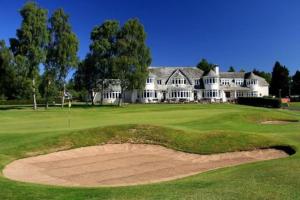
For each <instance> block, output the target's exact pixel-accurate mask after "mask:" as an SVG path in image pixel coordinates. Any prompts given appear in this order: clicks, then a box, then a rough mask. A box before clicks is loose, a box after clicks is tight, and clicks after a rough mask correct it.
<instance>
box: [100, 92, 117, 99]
mask: <svg viewBox="0 0 300 200" xmlns="http://www.w3.org/2000/svg"><path fill="white" fill-rule="evenodd" d="M120 95H121V92H119V91H116V92H114V91H111V92H104V95H103V98H104V99H116V98H119V97H120Z"/></svg>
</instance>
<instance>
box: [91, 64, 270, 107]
mask: <svg viewBox="0 0 300 200" xmlns="http://www.w3.org/2000/svg"><path fill="white" fill-rule="evenodd" d="M120 93H121V88H120V86H119V85H118V83H117V81H116V82H115V84H112V85H110V86H109V87H108V88H107V89H106V90H105V91H104V92H103V102H104V103H117V102H118V101H119V97H120ZM268 95H269V84H268V83H267V82H266V80H265V79H263V78H262V77H259V76H257V75H255V74H253V73H252V72H251V73H245V72H219V67H218V66H217V67H215V69H214V70H211V71H209V72H208V73H207V74H204V72H203V71H202V70H200V69H198V68H195V67H150V68H149V76H148V78H147V80H146V84H145V88H144V90H132V91H125V92H124V96H123V101H124V102H128V103H157V102H197V101H210V102H228V101H234V100H235V99H237V98H238V97H263V96H268ZM100 99H101V93H97V94H96V95H95V99H94V101H97V102H98V101H100Z"/></svg>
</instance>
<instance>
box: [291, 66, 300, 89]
mask: <svg viewBox="0 0 300 200" xmlns="http://www.w3.org/2000/svg"><path fill="white" fill-rule="evenodd" d="M292 80H293V82H292V94H293V95H300V71H298V70H297V71H296V73H295V74H294V76H293V77H292Z"/></svg>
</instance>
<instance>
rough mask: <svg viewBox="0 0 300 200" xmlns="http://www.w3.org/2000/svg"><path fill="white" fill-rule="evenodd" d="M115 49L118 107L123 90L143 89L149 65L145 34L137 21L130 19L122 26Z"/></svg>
mask: <svg viewBox="0 0 300 200" xmlns="http://www.w3.org/2000/svg"><path fill="white" fill-rule="evenodd" d="M116 48H117V54H116V58H115V65H114V74H115V77H116V78H117V79H119V81H120V86H121V93H120V97H119V105H121V104H122V99H123V95H124V94H123V93H124V90H126V89H134V88H135V89H142V88H143V87H145V84H146V79H147V77H148V66H149V65H150V64H151V54H150V49H149V48H148V47H147V45H146V33H145V31H144V27H143V26H142V24H141V23H140V22H139V20H138V19H130V20H128V21H127V22H126V23H125V24H124V26H123V27H122V29H121V30H120V31H119V33H118V35H117V43H116Z"/></svg>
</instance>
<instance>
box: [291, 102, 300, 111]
mask: <svg viewBox="0 0 300 200" xmlns="http://www.w3.org/2000/svg"><path fill="white" fill-rule="evenodd" d="M289 109H291V110H299V111H300V102H291V103H289Z"/></svg>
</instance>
